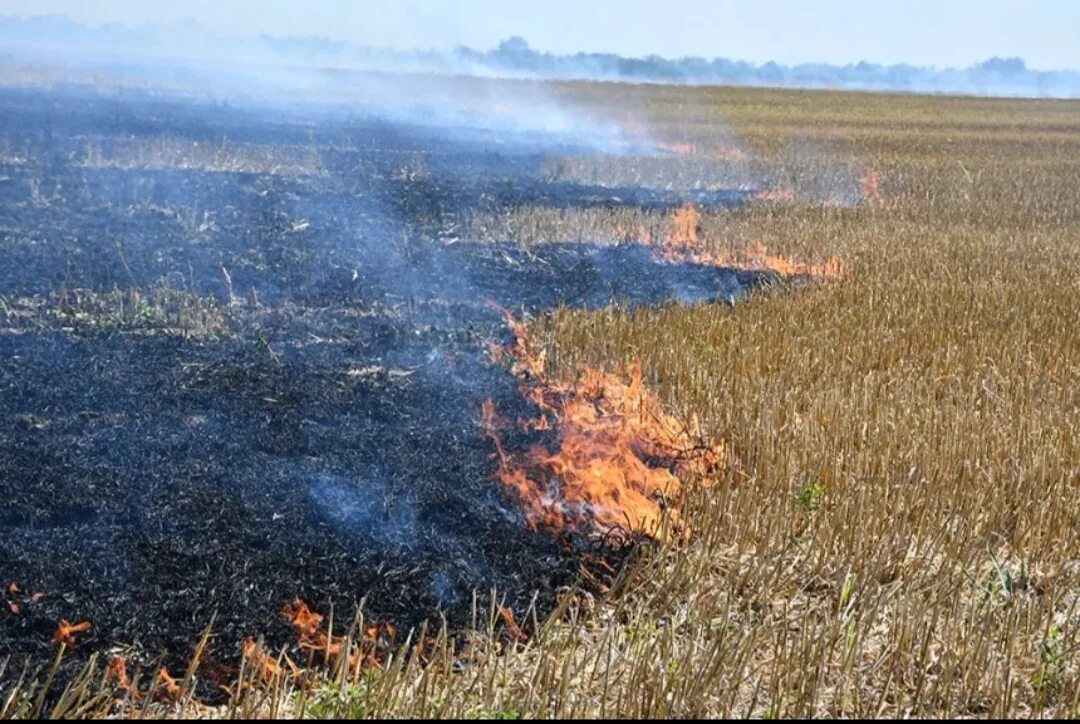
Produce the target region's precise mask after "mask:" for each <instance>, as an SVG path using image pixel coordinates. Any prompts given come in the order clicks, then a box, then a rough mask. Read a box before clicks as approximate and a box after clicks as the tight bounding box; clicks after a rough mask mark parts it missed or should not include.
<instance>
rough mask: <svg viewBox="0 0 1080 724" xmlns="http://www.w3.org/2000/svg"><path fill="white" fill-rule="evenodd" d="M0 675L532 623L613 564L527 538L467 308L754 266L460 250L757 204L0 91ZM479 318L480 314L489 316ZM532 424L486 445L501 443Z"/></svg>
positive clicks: (237, 119) (517, 407)
mask: <svg viewBox="0 0 1080 724" xmlns="http://www.w3.org/2000/svg"><path fill="white" fill-rule="evenodd" d="M0 150H2V153H0V258H2V262H0V409H2V410H3V414H2V415H0V583H3V584H4V586H5V587H6V590H7V593H6V594H5V595H6V602H7V604H8V605H7V606H6V607H5V609H4V610H3V611H0V658H3V657H6V656H8V655H13V656H14V657H15V660H22V659H24V658H27V657H28V658H29V660H30V661H31V663H33V664H44V663H46V662H48V661H49V660H50V659H51V657H53V656H54V654H55V651H56V643H55V642H54V640H53V635H54V631H55V630H56V629H57V625H58V622H60V621H61V620H66V621H69V622H72V623H75V622H82V621H86V622H89V623H90V624H91V625H92V628H90V629H89V630H88V631H85V632H83V633H81V634H80V635H78V636H77V645H76V646H75V647H74V652H73V654H71V655H70V656H71V659H70V660H73V661H77V660H79V659H82V658H84V657H85V656H86V655H88V654H89V653H91V652H108V653H110V654H117V653H121V654H123V655H125V656H127V657H130V658H132V659H133V660H134V661H136V662H137V663H140V664H142V665H149V664H150V663H151V662H152V661H153V660H154V658H155V657H157V656H158V655H159V654H160V653H161V652H163V651H168V653H169V658H168V659H167V661H168V662H171V664H172V665H173V666H174V667H180V670H183V668H182V667H183V666H184V665H185V664H186V661H187V660H188V658H190V656H191V653H192V647H193V646H194V644H195V643H196V642H197V640H198V636H199V633H200V632H201V631H202V630H203V629H204V628H205V627H206V626H207V624H209V623H210V621H211V619H212V618H214V617H216V618H215V624H214V638H213V640H212V643H211V647H210V651H211V653H212V656H213V657H214V658H215V659H216V660H219V661H224V662H226V663H231V662H235V661H236V659H237V657H238V656H239V652H240V643H241V642H242V641H243V640H244V639H245V638H246V637H255V636H260V635H261V636H265V637H266V639H267V644H268V646H269V647H271V648H273V649H275V650H276V649H277V648H280V647H282V646H287V645H289V644H291V643H292V642H293V640H294V632H293V628H292V626H290V624H289V622H287V621H286V620H284V619H283V618H282V616H281V611H282V609H283V607H284V606H285V605H286V604H288V603H290V602H291V601H292V600H293V599H295V598H297V597H299V598H301V599H303V600H305V601H307V602H308V603H310V604H312V605H313V606H318V607H319V608H320V609H321V610H323V611H326V610H329V608H330V607H331V606H332V607H333V608H334V610H335V616H336V618H337V620H338V621H339V622H340V624H341V627H342V629H344V628H347V626H348V623H349V622H350V621H351V620H352V618H353V616H354V613H355V611H356V609H357V606H358V605H359V602H360V600H361V599H366V605H365V609H364V610H365V612H366V615H367V616H368V617H370V618H375V619H378V620H383V621H390V622H393V623H394V624H395V625H397V626H398V627H399V629H402V630H408V629H409V628H410V627H413V626H416V625H418V624H419V623H420V622H421V621H424V620H435V621H438V620H440V619H441V618H445V619H447V620H448V621H449V622H450V625H451V627H464V626H466V625H468V624H469V623H470V621H471V620H472V618H473V617H474V616H475V612H476V605H477V604H476V603H474V591H477V592H479V596H480V597H479V599H478V600H479V607H480V610H481V612H484V611H486V610H487V607H488V605H489V603H488V601H487V598H488V595H489V594H488V592H489V591H491V590H492V589H495V590H497V591H498V596H499V602H500V603H503V604H505V605H506V606H507V607H508V608H509V609H511V610H513V611H515V612H517V613H518V615H519V616H520V615H522V614H523V613H524V612H525V611H527V610H528V609H529V608H530V606H534V607H535V608H534V611H533V613H534V614H535V615H536V616H539V617H542V616H543V615H544V613H545V612H546V611H547V610H549V609H550V607H551V605H552V604H553V602H554V601H555V598H556V594H557V593H558V592H560V591H564V590H566V589H567V587H574V586H578V585H583V584H582V581H581V576H582V573H581V569H582V566H583V565H588V564H589V563H588V562H589V561H597V560H600V561H606V562H607V564H610V565H611V566H612V568H611V569H610V570H614V567H615V566H617V565H618V560H619V558H620V557H621V556H622V555H623V554H624V552H625V551H623V550H622V549H621V546H613V545H608V544H606V543H605V542H604V541H603V539H602V538H597V536H596V535H581V534H577V533H575V532H574V531H572V530H571V531H565V532H563V533H562V534H556V533H552V532H550V531H543V530H533V529H531V528H530V527H529V526H528V525H527V521H526V519H525V515H524V513H523V511H522V509H521V506H520V504H519V502H518V501H517V500H516V499H515V498H514V497H513V496H512V495H510V494H509V493H508V491H507V490H505V489H504V488H503V486H501V485H500V484H499V482H498V480H497V474H498V471H499V461H498V460H497V459H496V455H495V453H496V450H495V446H494V444H493V442H492V439H491V437H490V436H489V435H487V434H485V432H484V430H483V429H482V425H481V406H482V404H483V403H484V401H485V400H486V399H489V398H490V399H491V400H492V401H493V402H494V404H495V406H496V407H497V408H498V410H499V412H500V414H502V415H503V416H505V417H506V418H508V419H511V420H512V419H515V418H522V419H524V418H532V417H535V416H536V415H537V412H538V410H537V407H536V404H535V402H533V401H529V400H526V399H525V398H524V397H523V396H522V394H521V393H520V391H519V384H520V381H519V379H518V378H516V377H515V376H514V374H513V373H512V371H511V370H510V369H509V368H508V366H507V365H506V364H499V363H497V362H495V361H493V359H492V356H491V353H490V350H489V347H490V345H491V344H493V343H494V344H503V343H505V342H506V341H507V339H508V338H509V334H508V332H507V330H506V325H505V320H504V317H503V315H502V314H501V313H500V311H499V310H498V309H497V308H496V307H495V305H497V306H498V307H502V308H505V309H507V310H510V311H511V312H513V313H514V314H515V315H533V314H536V313H539V312H542V311H544V310H549V309H553V308H556V307H564V306H565V307H577V308H598V307H602V306H605V305H609V304H613V303H614V304H619V305H624V306H630V307H633V306H641V305H652V304H658V303H663V302H669V301H672V300H674V301H679V302H715V301H720V300H724V301H727V302H729V303H732V302H734V301H735V300H736V299H740V298H741V297H743V296H744V295H745V294H746V293H747V292H748V291H750V290H751V289H752V288H754V287H755V286H759V285H761V284H762V283H765V282H774V281H776V280H777V279H778V276H777V275H776V274H774V273H771V272H765V271H743V270H737V269H734V268H725V267H723V266H717V265H715V264H694V263H691V262H690V261H677V260H671V259H665V258H663V257H662V256H661V255H658V254H657V253H656V252H655V251H654V250H652V249H650V248H648V247H647V246H645V245H642V244H640V243H626V244H618V243H616V244H610V243H609V244H602V243H588V242H576V241H571V240H566V241H565V243H552V244H546V245H543V246H523V245H521V244H519V243H518V242H517V241H515V240H512V239H507V240H503V241H500V240H486V241H484V242H482V243H481V242H478V241H476V240H474V239H472V238H470V224H469V220H470V218H472V217H473V215H476V214H481V215H486V216H488V217H501V216H505V215H506V214H509V213H512V212H513V210H514V209H517V208H519V207H524V206H527V205H542V206H544V207H548V208H551V209H556V210H559V209H563V210H565V209H570V210H588V209H604V210H606V211H617V210H618V209H620V208H631V209H636V210H638V211H641V210H644V211H647V212H656V213H658V214H665V213H667V212H669V211H671V210H673V209H675V208H676V207H679V206H681V205H683V204H686V203H688V202H692V203H694V204H696V205H697V206H698V207H701V208H706V209H707V208H718V207H722V206H724V205H736V204H739V203H743V202H744V200H745V199H746V198H747V197H748V194H750V193H752V192H753V190H754V189H742V190H740V189H734V188H733V189H723V188H717V187H715V186H714V187H712V188H709V189H705V190H702V189H698V190H689V189H683V190H682V191H676V190H671V189H650V188H647V187H644V186H626V187H621V186H618V185H606V186H605V185H590V184H585V183H580V182H574V181H568V180H564V179H558V178H553V177H552V174H551V173H550V168H549V166H548V165H547V164H548V162H549V159H550V158H552V157H555V156H558V157H560V158H569V159H575V158H577V159H581V158H588V157H589V156H590V154H593V153H595V151H594V150H593V149H591V148H590V147H588V146H584V145H580V144H575V143H572V142H567V141H565V140H561V139H560V138H558V137H549V136H545V135H540V134H536V133H512V132H501V133H491V132H479V131H475V130H470V129H467V128H446V127H443V128H433V127H431V128H429V127H424V126H422V125H418V124H404V123H397V124H395V123H391V122H388V121H385V120H378V119H371V118H363V117H354V116H352V115H348V114H344V113H337V114H334V113H329V112H328V113H327V114H325V115H322V116H312V115H306V114H304V113H302V112H298V111H296V110H289V109H257V108H256V109H247V110H244V109H238V108H230V107H225V106H215V105H210V104H202V105H200V104H185V103H183V102H177V101H169V100H161V99H156V98H154V97H151V96H140V95H133V96H131V97H116V98H106V97H99V96H95V95H88V94H80V93H78V92H64V91H54V92H45V91H15V90H5V91H0ZM492 303H494V304H492ZM554 435H556V432H555V431H553V430H527V429H520V428H511V429H509V430H507V431H506V432H505V434H504V444H505V445H507V446H508V447H511V448H524V447H525V446H528V445H533V444H536V443H540V444H543V443H544V442H545V441H550V440H551V439H552V437H553V436H554Z"/></svg>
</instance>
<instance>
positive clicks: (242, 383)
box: [0, 76, 1080, 718]
mask: <svg viewBox="0 0 1080 724" xmlns="http://www.w3.org/2000/svg"><path fill="white" fill-rule="evenodd" d="M403 78H404V77H398V76H393V77H391V76H386V77H384V78H383V81H385V82H380V83H376V84H375V85H374V86H373V87H367V86H365V85H363V84H361V85H359V86H357V88H358V89H359V90H361V91H362V90H364V89H365V88H367V90H369V91H371V90H374V91H375V92H373V93H369V94H368V95H369V96H370V97H374V102H380V96H382V97H383V98H382V101H383V106H384V107H382V108H377V107H374V106H368V105H364V104H366V103H369V101H370V99H368V100H365V99H360V100H355V99H354V100H355V104H354V105H353V110H352V111H349V110H343V109H341V108H331V107H322V108H319V109H314V108H312V107H297V106H293V107H287V106H284V105H279V106H266V105H264V106H256V105H249V106H241V105H237V104H235V103H233V104H229V105H224V104H218V105H215V104H209V103H205V102H192V101H184V102H177V99H175V98H173V99H172V100H170V98H169V97H168V96H159V95H154V94H152V93H145V92H135V91H122V92H116V93H113V94H112V95H107V94H106V95H97V94H92V93H87V92H84V91H79V90H76V89H72V88H69V89H63V88H57V89H54V90H52V91H48V92H45V91H32V90H28V89H27V90H13V89H9V90H6V91H3V92H0V121H2V122H0V260H2V261H3V263H2V264H0V410H2V412H3V414H2V415H0V486H2V489H0V494H2V497H0V534H2V535H0V586H2V589H0V590H2V593H3V600H2V601H0V718H2V717H7V716H14V717H29V716H34V715H36V714H51V715H53V716H70V717H84V716H106V715H111V716H117V717H140V718H141V717H142V716H145V715H148V714H155V715H162V716H181V717H182V716H190V715H226V716H232V715H247V716H266V717H284V716H300V717H306V716H312V717H335V716H336V717H349V718H355V717H378V716H382V717H406V716H411V717H473V718H476V717H481V718H515V717H537V718H556V717H607V716H623V717H676V716H679V717H682V716H686V717H708V716H716V717H720V716H726V717H732V718H734V717H753V718H758V717H760V718H777V717H811V716H813V717H821V716H832V717H848V716H850V717H874V716H895V717H906V716H912V715H923V716H950V717H984V716H1001V717H1005V716H1032V717H1046V716H1071V717H1075V715H1076V712H1077V711H1080V675H1078V674H1080V669H1078V667H1077V661H1078V659H1077V656H1076V654H1077V651H1080V562H1078V554H1077V551H1078V550H1080V496H1078V495H1076V492H1077V490H1078V489H1080V488H1078V485H1080V447H1078V446H1080V436H1078V435H1077V431H1078V430H1080V398H1078V394H1080V335H1078V334H1077V330H1076V320H1077V319H1080V293H1078V292H1080V273H1078V271H1080V215H1078V214H1080V198H1078V196H1077V189H1080V163H1078V160H1080V125H1078V119H1080V114H1078V113H1077V104H1076V102H1059V101H1034V100H1031V101H1028V100H1008V99H1001V100H997V99H994V100H991V99H985V98H945V97H927V96H915V95H912V96H901V95H878V94H869V93H867V94H862V93H832V92H797V91H777V90H766V89H732V88H674V87H666V86H660V85H656V86H631V85H623V84H591V83H532V82H522V81H500V80H491V79H475V78H456V79H449V78H434V77H433V78H412V79H407V86H401V85H400V84H401V83H404V82H406V80H404V79H403ZM425 84H427V85H425ZM339 86H340V87H342V88H343V89H344V91H349V92H350V93H351V90H352V86H347V84H345V83H344V82H342V83H339V84H338V85H337V86H335V89H336V88H337V87H339ZM403 87H408V88H410V90H411V91H412V90H415V91H417V93H415V94H412V93H410V94H404V93H402V92H400V91H401V88H403ZM425 88H426V89H427V90H426V91H425V92H423V93H420V92H419V91H420V90H424V89H425ZM331 90H333V89H331ZM427 91H430V92H427ZM346 95H349V93H346ZM404 95H410V96H413V95H415V97H416V98H417V102H416V104H415V107H413V108H412V109H411V110H406V109H405V108H404V107H403V106H402V104H403V103H404V102H405V99H403V96H404ZM349 97H350V98H351V97H352V96H351V95H349ZM360 107H365V108H367V111H365V112H366V113H368V114H369V115H366V116H365V115H361V114H360V113H359V112H358V111H357V110H356V109H357V108H360ZM530 129H531V130H530ZM806 281H813V282H814V283H813V284H804V283H803V282H806ZM778 282H780V283H781V288H775V289H773V287H776V286H777V283H778ZM827 282H828V283H827ZM832 282H835V283H832ZM796 284H797V286H798V288H797V289H794V288H793V287H794V286H796ZM767 288H769V289H767ZM759 291H760V293H759ZM744 302H745V303H744ZM500 308H501V309H500ZM492 589H495V590H496V591H497V595H496V597H495V598H494V600H492V597H491V595H490V591H491V590H492ZM474 591H475V592H476V593H475V595H476V598H475V601H476V603H475V605H474ZM365 597H366V600H365V601H364V605H363V611H364V612H365V613H366V618H365V620H364V622H363V624H362V625H361V627H357V628H353V627H352V626H351V625H350V624H352V622H353V619H352V616H353V613H354V612H355V611H356V610H357V609H358V601H359V600H361V599H362V598H365ZM297 599H299V600H300V601H302V602H306V604H307V605H306V606H304V605H301V604H300V603H296V601H297ZM500 602H501V603H503V604H504V605H505V607H506V608H505V610H504V611H500V610H499V608H498V604H499V603H500ZM286 607H288V608H287V610H286ZM309 607H310V608H309ZM474 611H475V614H474ZM511 613H512V615H511ZM214 614H216V616H217V618H216V620H215V624H214V627H213V633H212V636H211V638H210V640H209V650H208V652H207V651H199V650H198V649H199V646H198V644H199V640H200V632H201V631H203V629H204V627H205V626H206V624H207V623H208V622H209V620H210V618H211V617H212V616H213V615H214ZM331 617H332V626H331ZM444 619H445V621H446V626H445V628H444V627H443V624H442V622H443V620H444ZM515 619H516V623H515ZM422 621H430V622H432V625H433V626H434V628H431V629H428V631H427V634H428V635H426V636H420V634H419V632H417V634H416V636H414V637H413V638H409V636H408V632H409V631H410V629H413V627H415V626H416V625H417V624H418V623H420V622H422ZM65 623H66V625H64V624H65ZM391 624H394V625H396V626H397V629H396V632H395V631H394V630H393V629H391V628H390V625H391ZM330 628H332V629H333V631H332V632H331V631H329V629H330ZM435 632H438V633H437V634H436V633H435ZM57 634H61V636H59V638H61V639H63V640H64V642H65V645H66V648H64V649H63V653H62V656H60V657H59V659H57V657H58V655H59V653H60V652H61V650H62V649H61V646H60V644H59V643H58V642H57V641H56V638H57ZM259 636H264V637H265V640H264V641H263V645H262V646H261V647H260V646H259V645H258V642H257V637H259ZM418 639H419V642H418ZM163 650H167V651H168V655H167V656H166V658H165V659H164V660H163V663H164V664H165V665H166V666H167V667H168V668H167V671H168V672H171V675H173V676H175V677H176V680H177V682H176V683H171V679H170V678H168V675H167V674H163V673H162V672H161V669H159V668H158V660H157V656H158V655H159V654H160V653H161V652H162V651H163ZM279 652H280V653H283V654H284V655H285V656H287V657H288V658H287V659H274V658H271V657H272V656H276V655H277V654H278V653H279ZM95 655H98V656H97V658H96V659H95ZM53 660H59V661H61V666H60V674H59V675H58V677H57V678H56V679H52V680H50V679H49V671H50V667H51V662H52V661H53ZM24 662H29V666H30V671H33V670H35V667H36V669H37V671H38V674H37V676H36V677H35V676H34V675H32V674H28V676H27V678H25V679H23V680H21V681H20V675H21V672H22V666H23V664H24ZM294 665H295V666H297V667H298V668H297V669H294V668H292V667H293V666H294ZM84 667H85V668H84ZM238 667H243V671H242V672H241V671H238ZM185 671H190V672H191V674H190V675H189V676H184V672H185ZM222 685H224V686H227V687H229V688H228V689H227V690H222V689H221V688H219V687H220V686H222ZM66 687H70V688H68V691H67V693H64V689H65V688H66ZM219 704H220V706H218V705H219ZM207 705H208V706H207Z"/></svg>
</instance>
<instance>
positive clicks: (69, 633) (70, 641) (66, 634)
mask: <svg viewBox="0 0 1080 724" xmlns="http://www.w3.org/2000/svg"><path fill="white" fill-rule="evenodd" d="M92 628H93V625H92V624H91V623H90V622H89V621H82V622H80V623H76V624H72V623H69V622H68V620H67V619H61V621H60V623H59V625H58V626H57V627H56V632H55V633H53V641H55V642H56V643H58V644H63V645H65V646H67V647H69V648H70V647H72V646H74V645H75V636H76V635H77V634H84V633H86V632H87V631H89V630H90V629H92Z"/></svg>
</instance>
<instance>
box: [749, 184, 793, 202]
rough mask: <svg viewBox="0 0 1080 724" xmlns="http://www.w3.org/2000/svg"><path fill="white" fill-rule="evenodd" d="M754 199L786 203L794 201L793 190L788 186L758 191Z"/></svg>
mask: <svg viewBox="0 0 1080 724" xmlns="http://www.w3.org/2000/svg"><path fill="white" fill-rule="evenodd" d="M754 198H755V199H757V200H758V201H770V202H773V203H788V202H791V201H794V200H795V189H793V188H791V187H790V186H776V187H775V188H771V189H764V190H762V191H758V192H757V193H756V194H755V195H754Z"/></svg>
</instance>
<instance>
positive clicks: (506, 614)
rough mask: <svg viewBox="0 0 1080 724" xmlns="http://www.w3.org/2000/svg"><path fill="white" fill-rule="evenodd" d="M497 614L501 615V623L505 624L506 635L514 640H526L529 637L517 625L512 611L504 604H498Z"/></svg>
mask: <svg viewBox="0 0 1080 724" xmlns="http://www.w3.org/2000/svg"><path fill="white" fill-rule="evenodd" d="M499 616H500V617H502V620H503V625H504V626H506V635H507V636H509V637H510V638H511V639H513V640H514V641H528V640H529V637H528V636H526V635H525V633H524V632H523V631H522V630H521V627H520V626H518V624H517V621H516V620H515V619H514V611H513V609H510V608H508V607H506V606H499Z"/></svg>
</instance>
